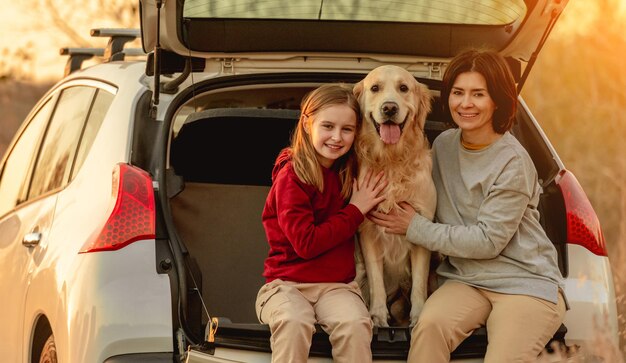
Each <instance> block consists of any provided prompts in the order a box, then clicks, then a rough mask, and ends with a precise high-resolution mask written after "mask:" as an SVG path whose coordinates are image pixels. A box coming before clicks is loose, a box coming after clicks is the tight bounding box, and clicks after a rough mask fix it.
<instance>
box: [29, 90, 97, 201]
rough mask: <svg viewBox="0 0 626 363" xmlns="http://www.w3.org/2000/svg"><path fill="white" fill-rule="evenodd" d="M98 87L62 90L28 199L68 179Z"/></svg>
mask: <svg viewBox="0 0 626 363" xmlns="http://www.w3.org/2000/svg"><path fill="white" fill-rule="evenodd" d="M95 91H96V90H95V88H93V87H85V86H77V87H69V88H66V89H64V90H63V91H62V92H61V94H60V96H59V101H58V103H57V107H56V108H55V110H54V115H53V116H52V120H51V121H50V125H49V126H48V130H47V131H46V136H45V139H44V143H43V146H42V149H41V152H40V153H39V157H38V159H37V163H36V165H35V169H34V174H33V179H32V182H31V186H30V191H29V193H28V199H32V198H35V197H37V196H40V195H42V194H44V193H46V192H48V191H51V190H53V189H56V188H59V187H61V186H63V185H64V184H65V183H66V182H67V181H68V179H69V174H70V169H71V163H72V161H73V160H74V156H75V153H76V147H77V145H78V139H79V137H80V134H81V132H82V130H83V126H84V124H85V120H86V118H87V115H88V113H89V109H90V108H91V103H92V100H93V96H94V93H95Z"/></svg>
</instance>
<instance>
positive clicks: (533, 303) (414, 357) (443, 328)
mask: <svg viewBox="0 0 626 363" xmlns="http://www.w3.org/2000/svg"><path fill="white" fill-rule="evenodd" d="M564 315H565V302H564V300H563V296H562V295H561V294H559V301H558V304H554V303H551V302H549V301H546V300H543V299H539V298H535V297H531V296H526V295H511V294H500V293H496V292H492V291H487V290H483V289H478V288H475V287H472V286H469V285H466V284H462V283H459V282H454V281H447V282H446V283H444V284H443V285H442V286H441V287H440V288H439V289H437V290H435V292H434V293H433V294H432V295H431V296H430V297H429V298H428V300H426V303H425V304H424V309H423V310H422V313H421V315H420V317H419V321H418V323H417V324H416V325H415V327H413V330H412V332H411V348H410V350H409V359H408V362H411V363H437V362H449V361H450V353H451V352H452V351H454V349H456V347H457V346H458V345H459V344H460V343H461V342H462V341H463V340H464V339H465V338H467V337H468V336H469V335H470V334H471V333H472V331H474V329H477V328H479V327H480V326H486V327H487V334H488V335H489V336H488V337H489V344H488V345H487V354H486V355H485V363H502V362H507V363H512V362H535V361H536V359H537V355H539V353H540V352H541V351H542V350H543V348H544V347H545V345H546V344H547V343H548V341H549V340H550V338H552V336H553V335H554V333H555V332H556V331H557V329H558V328H559V326H560V325H561V323H562V322H563V317H564Z"/></svg>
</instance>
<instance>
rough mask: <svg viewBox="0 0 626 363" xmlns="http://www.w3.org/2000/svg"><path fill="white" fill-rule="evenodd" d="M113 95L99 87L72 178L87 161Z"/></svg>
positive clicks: (81, 141) (77, 154)
mask: <svg viewBox="0 0 626 363" xmlns="http://www.w3.org/2000/svg"><path fill="white" fill-rule="evenodd" d="M113 97H114V96H113V94H111V93H109V92H107V91H105V90H102V89H98V91H97V94H96V99H95V100H94V102H93V106H92V108H91V111H90V112H89V118H88V119H87V123H86V124H85V130H84V131H83V136H82V137H81V139H80V145H79V146H78V151H77V153H76V162H75V163H74V166H73V167H72V175H71V177H70V180H72V179H74V177H75V176H76V173H78V170H80V167H81V166H82V165H83V162H85V158H86V157H87V154H88V153H89V149H91V145H92V144H93V140H94V139H95V138H96V134H97V133H98V130H99V129H100V125H102V120H104V116H105V115H106V113H107V111H108V109H109V106H111V102H113Z"/></svg>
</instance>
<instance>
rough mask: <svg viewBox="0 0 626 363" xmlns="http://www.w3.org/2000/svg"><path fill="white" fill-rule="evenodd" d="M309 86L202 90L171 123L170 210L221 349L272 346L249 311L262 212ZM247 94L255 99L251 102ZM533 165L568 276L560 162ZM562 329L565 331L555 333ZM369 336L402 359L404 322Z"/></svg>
mask: <svg viewBox="0 0 626 363" xmlns="http://www.w3.org/2000/svg"><path fill="white" fill-rule="evenodd" d="M429 86H430V88H431V89H433V87H432V85H429ZM308 89H310V87H304V88H299V87H295V88H291V90H292V91H293V92H291V93H290V92H288V89H286V88H279V89H277V90H276V92H274V91H272V90H269V89H258V88H257V89H256V90H254V91H232V92H223V93H216V92H213V93H212V94H208V95H207V96H206V97H205V98H204V99H203V96H202V95H200V96H198V97H197V98H196V103H195V104H194V105H195V109H194V110H198V109H202V110H201V111H194V112H186V113H185V114H184V115H183V116H184V117H183V116H179V120H178V121H176V122H177V123H178V124H177V125H174V127H173V129H174V130H175V132H173V135H174V136H173V138H172V140H171V145H170V155H169V164H170V169H172V170H173V173H174V174H175V175H176V176H177V177H178V178H179V180H182V183H181V188H179V190H178V192H177V193H172V194H175V195H174V196H172V197H171V199H170V206H171V213H172V217H173V221H174V224H175V226H176V233H177V234H178V236H179V238H180V240H181V241H182V243H183V244H184V250H185V251H187V260H188V266H190V267H189V268H190V270H191V271H193V280H192V281H191V280H190V283H189V284H188V286H189V289H188V290H189V291H192V290H194V284H195V285H197V289H198V292H199V293H200V295H201V296H202V299H203V303H204V305H205V306H206V309H207V311H208V313H209V314H210V315H211V317H219V318H220V319H221V320H220V328H219V329H218V332H217V335H216V345H218V346H220V345H221V346H228V347H236V348H244V349H254V350H262V351H269V339H268V337H269V330H268V328H267V327H266V326H264V325H260V324H259V323H258V320H257V318H256V316H255V311H254V302H255V299H256V294H257V291H258V289H259V288H260V287H261V286H262V284H263V283H264V278H263V277H262V275H261V274H262V272H263V263H264V260H265V258H266V257H267V253H268V245H267V242H266V239H265V233H264V230H263V226H262V223H261V212H262V209H263V205H264V203H265V198H266V196H267V193H268V191H269V188H270V185H271V170H272V168H273V163H274V160H275V158H276V156H277V154H278V152H279V151H280V150H281V149H282V148H283V147H285V146H287V145H288V144H289V141H290V135H291V131H292V129H293V127H294V125H295V123H296V122H297V119H298V115H299V111H298V109H297V108H298V106H299V101H300V98H301V97H302V96H303V94H304V93H305V92H306V90H308ZM251 95H255V96H254V97H256V98H257V99H256V100H254V101H250V99H251ZM241 96H245V97H241ZM246 97H247V98H246ZM246 99H247V100H248V101H246ZM198 100H202V102H198ZM198 104H201V105H203V106H202V107H198V106H197V105H198ZM268 105H270V106H269V107H268ZM439 109H440V107H439V105H438V100H437V99H436V100H435V104H434V105H433V110H434V111H433V112H432V113H431V115H429V119H428V121H427V123H426V133H427V136H428V138H429V140H430V142H431V143H432V141H433V140H434V138H435V137H436V136H437V135H438V134H439V133H441V132H442V131H443V130H445V129H446V128H448V127H449V126H448V124H447V123H446V122H445V121H444V120H443V119H442V117H441V114H440V112H439V111H438V110H439ZM518 121H519V122H518V123H517V124H516V126H515V127H514V130H513V133H514V134H515V135H516V137H518V139H520V140H521V141H522V144H523V145H525V146H526V147H527V149H528V150H529V153H530V154H531V157H533V159H534V160H552V158H551V157H550V158H546V157H545V154H544V153H546V152H549V149H548V148H547V147H546V145H545V143H544V142H543V139H542V138H541V135H540V134H539V133H538V131H537V130H536V129H535V128H534V126H533V125H532V122H531V121H530V118H529V117H528V116H527V115H525V114H523V113H522V112H521V111H520V112H518ZM539 155H542V157H539ZM536 166H537V169H538V171H539V175H540V179H541V181H542V183H543V186H544V195H543V196H542V199H541V204H542V205H541V206H540V208H541V212H542V217H543V222H544V225H546V226H547V227H546V230H547V231H548V234H549V236H550V238H551V239H552V240H553V241H554V243H555V245H557V249H558V251H559V255H560V257H559V261H560V264H561V268H562V270H563V271H564V273H566V272H567V271H566V267H567V266H564V263H563V261H566V252H567V250H566V245H565V242H564V240H565V236H564V233H565V232H564V231H565V226H564V219H563V218H564V217H563V200H562V197H561V194H560V191H559V190H558V188H557V187H556V186H555V184H554V181H553V179H554V176H555V175H556V172H557V171H558V168H557V167H556V164H553V165H548V164H546V165H536ZM188 274H189V272H188ZM194 291H195V290H194ZM201 306H202V304H201V303H200V302H199V301H198V294H196V293H194V292H190V298H189V302H188V304H187V307H185V308H186V309H188V314H187V315H188V316H190V317H192V319H193V318H194V317H195V321H193V322H189V323H190V326H192V327H194V329H198V331H197V332H195V334H196V335H199V336H202V334H203V332H204V326H205V325H206V324H207V321H208V319H209V317H208V316H207V315H206V314H205V313H203V312H202V308H201ZM564 332H565V330H564V329H562V330H560V331H559V333H557V335H558V334H561V336H562V334H564ZM375 333H376V334H375V337H374V341H373V349H374V357H378V358H381V357H385V358H403V357H404V358H405V357H406V353H407V351H408V335H409V329H408V328H401V327H396V328H387V329H377V330H376V331H375ZM485 346H486V333H485V330H484V329H480V330H478V331H476V332H475V333H474V335H473V336H472V337H470V338H469V339H467V340H466V341H465V342H464V343H463V344H462V345H461V346H460V347H459V348H458V349H457V350H456V351H455V353H454V354H453V357H456V358H461V357H473V356H482V355H483V354H484V349H485ZM311 354H312V355H329V354H330V345H329V343H328V339H327V336H326V335H325V333H324V332H323V331H321V329H318V333H317V334H316V336H315V339H314V344H313V346H312V349H311Z"/></svg>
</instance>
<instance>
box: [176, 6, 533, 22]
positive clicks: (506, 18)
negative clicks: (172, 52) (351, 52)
mask: <svg viewBox="0 0 626 363" xmlns="http://www.w3.org/2000/svg"><path fill="white" fill-rule="evenodd" d="M525 14H526V4H525V3H524V1H522V0H515V1H501V0H479V1H467V0H448V1H445V3H443V4H442V2H438V1H419V2H415V1H405V0H359V1H356V2H355V0H335V1H326V2H325V1H320V0H299V1H284V2H279V1H276V0H211V1H207V0H184V1H183V17H184V18H185V19H187V18H227V19H235V18H241V19H252V18H258V19H309V20H357V21H390V22H415V23H448V24H490V25H500V24H509V23H512V22H514V21H516V20H517V19H523V18H524V15H525Z"/></svg>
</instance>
